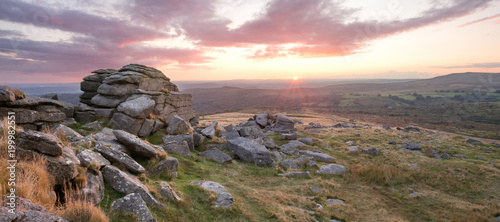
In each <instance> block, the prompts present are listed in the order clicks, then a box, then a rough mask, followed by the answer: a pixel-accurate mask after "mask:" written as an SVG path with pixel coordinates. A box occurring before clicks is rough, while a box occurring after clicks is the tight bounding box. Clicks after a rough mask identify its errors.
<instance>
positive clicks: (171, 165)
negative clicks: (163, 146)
mask: <svg viewBox="0 0 500 222" xmlns="http://www.w3.org/2000/svg"><path fill="white" fill-rule="evenodd" d="M177 166H179V160H177V158H175V157H171V156H169V157H167V159H164V160H160V161H158V163H157V164H156V165H155V166H154V167H153V168H152V169H151V170H148V173H147V174H148V176H158V175H159V174H161V173H166V174H169V175H172V176H174V177H175V175H176V174H177V172H176V171H177Z"/></svg>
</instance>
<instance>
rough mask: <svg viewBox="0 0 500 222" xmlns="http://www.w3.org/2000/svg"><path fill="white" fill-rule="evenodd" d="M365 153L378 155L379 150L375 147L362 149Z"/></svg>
mask: <svg viewBox="0 0 500 222" xmlns="http://www.w3.org/2000/svg"><path fill="white" fill-rule="evenodd" d="M362 151H363V152H365V153H368V154H370V155H373V156H376V155H378V152H379V150H378V149H377V148H366V149H363V150H362Z"/></svg>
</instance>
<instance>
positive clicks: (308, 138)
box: [299, 137, 314, 145]
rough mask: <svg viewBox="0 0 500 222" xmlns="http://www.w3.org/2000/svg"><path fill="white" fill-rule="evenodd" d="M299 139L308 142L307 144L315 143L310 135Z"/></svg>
mask: <svg viewBox="0 0 500 222" xmlns="http://www.w3.org/2000/svg"><path fill="white" fill-rule="evenodd" d="M299 141H300V142H302V143H304V144H306V145H312V144H313V143H314V141H313V139H312V138H310V137H305V138H302V139H300V140H299Z"/></svg>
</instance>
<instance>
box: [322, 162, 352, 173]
mask: <svg viewBox="0 0 500 222" xmlns="http://www.w3.org/2000/svg"><path fill="white" fill-rule="evenodd" d="M346 171H347V169H346V168H345V167H344V166H342V165H338V164H328V165H323V166H321V167H320V168H319V170H318V171H316V173H319V174H343V173H345V172H346Z"/></svg>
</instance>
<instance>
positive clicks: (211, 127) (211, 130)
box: [201, 121, 219, 139]
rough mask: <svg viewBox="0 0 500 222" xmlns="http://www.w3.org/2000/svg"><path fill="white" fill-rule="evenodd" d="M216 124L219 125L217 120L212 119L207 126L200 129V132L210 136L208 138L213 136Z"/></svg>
mask: <svg viewBox="0 0 500 222" xmlns="http://www.w3.org/2000/svg"><path fill="white" fill-rule="evenodd" d="M218 125H219V122H217V121H213V122H212V123H211V124H210V125H209V126H208V127H207V128H205V129H203V130H202V131H201V134H202V135H203V136H205V137H208V138H210V139H211V138H214V137H215V133H216V131H217V127H218Z"/></svg>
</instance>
